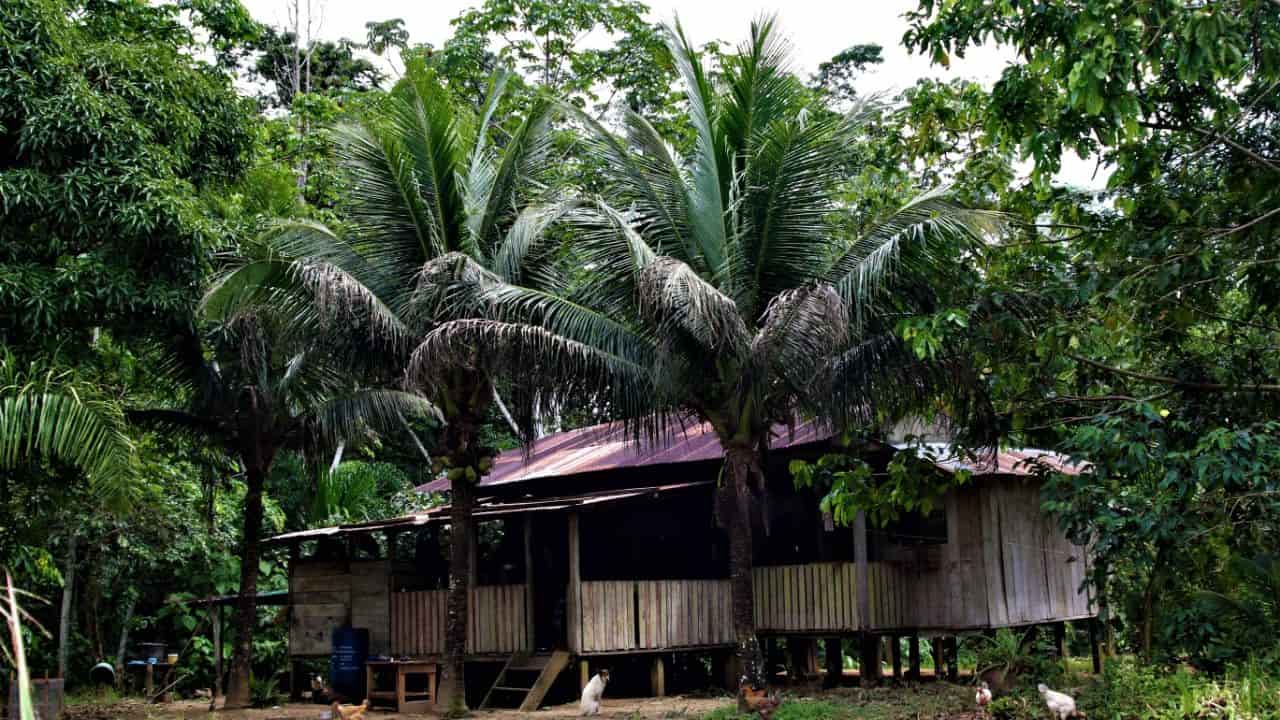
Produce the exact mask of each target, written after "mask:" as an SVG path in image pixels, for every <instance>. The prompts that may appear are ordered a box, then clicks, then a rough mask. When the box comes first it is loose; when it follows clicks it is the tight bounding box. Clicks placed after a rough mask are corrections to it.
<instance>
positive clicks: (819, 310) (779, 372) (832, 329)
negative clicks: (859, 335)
mask: <svg viewBox="0 0 1280 720" xmlns="http://www.w3.org/2000/svg"><path fill="white" fill-rule="evenodd" d="M848 342H849V312H848V306H846V305H845V304H844V302H843V301H842V300H841V299H840V296H839V294H838V293H836V291H835V289H834V288H832V287H831V286H830V285H808V286H805V287H800V288H795V289H793V290H786V291H783V292H782V293H779V294H778V295H777V296H776V297H774V299H773V301H771V302H770V303H769V307H768V308H767V309H766V311H765V314H764V320H763V322H762V324H761V328H760V331H759V332H758V333H757V334H756V336H755V338H754V339H753V340H752V342H751V356H752V361H753V362H752V364H753V365H755V366H756V367H761V368H765V369H767V373H766V376H772V377H777V378H779V379H781V380H782V381H783V382H785V383H786V384H787V386H788V388H787V389H788V394H799V395H803V394H808V393H816V394H823V393H828V392H830V390H829V389H828V388H823V387H814V386H815V384H817V383H821V382H822V381H823V380H824V377H823V375H824V374H823V373H822V372H820V369H821V368H822V367H823V366H824V365H825V364H826V363H827V362H828V361H829V360H830V358H831V357H832V356H833V355H834V354H835V353H837V352H838V351H840V350H842V349H844V348H845V347H846V346H847V344H848Z"/></svg>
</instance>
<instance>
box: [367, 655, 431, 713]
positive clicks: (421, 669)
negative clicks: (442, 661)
mask: <svg viewBox="0 0 1280 720" xmlns="http://www.w3.org/2000/svg"><path fill="white" fill-rule="evenodd" d="M364 672H365V687H366V688H367V691H366V694H367V695H368V697H369V705H371V706H372V705H377V704H388V705H390V704H394V707H395V709H396V712H400V713H425V712H428V711H429V710H430V709H431V706H432V705H434V704H435V701H436V663H434V662H429V661H426V660H370V661H368V662H366V663H365V666H364ZM393 674H394V676H395V684H394V687H388V685H387V680H388V679H389V677H390V676H391V675H393ZM410 676H412V677H414V678H415V679H417V678H422V681H423V682H422V683H421V684H422V685H425V687H419V683H414V688H413V689H412V690H410V689H409V682H408V681H409V678H410Z"/></svg>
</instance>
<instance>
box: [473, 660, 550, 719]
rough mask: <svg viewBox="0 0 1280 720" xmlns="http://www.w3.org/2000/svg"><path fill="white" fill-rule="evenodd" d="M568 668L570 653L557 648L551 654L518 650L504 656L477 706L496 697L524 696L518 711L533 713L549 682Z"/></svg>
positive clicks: (482, 706) (540, 701)
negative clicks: (491, 685)
mask: <svg viewBox="0 0 1280 720" xmlns="http://www.w3.org/2000/svg"><path fill="white" fill-rule="evenodd" d="M567 667H569V653H568V651H565V650H556V651H555V652H550V653H533V654H531V653H527V652H518V653H516V654H514V655H512V656H511V657H510V658H508V659H507V663H506V664H505V665H503V666H502V671H501V672H499V673H498V679H497V680H494V681H493V687H491V688H489V692H487V693H485V696H484V701H483V702H481V703H480V709H482V710H483V709H485V708H488V707H489V701H490V700H493V698H494V697H495V696H504V695H507V696H515V695H520V694H522V695H524V699H523V700H521V701H520V712H533V711H534V710H537V709H538V706H539V705H541V704H542V699H543V698H544V697H546V696H547V691H548V690H550V689H551V683H553V682H555V679H556V678H557V677H559V676H560V673H562V672H564V669H565V668H567Z"/></svg>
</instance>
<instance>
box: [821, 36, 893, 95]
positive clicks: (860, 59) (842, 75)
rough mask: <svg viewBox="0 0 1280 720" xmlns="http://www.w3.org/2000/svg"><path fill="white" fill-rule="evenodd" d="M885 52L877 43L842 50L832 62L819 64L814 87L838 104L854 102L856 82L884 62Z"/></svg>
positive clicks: (856, 93)
mask: <svg viewBox="0 0 1280 720" xmlns="http://www.w3.org/2000/svg"><path fill="white" fill-rule="evenodd" d="M883 50H884V48H882V47H881V46H879V45H876V44H875V43H870V44H866V45H851V46H849V47H848V48H845V49H844V50H841V51H840V52H838V53H836V54H835V55H834V56H832V58H831V59H830V60H826V61H823V62H821V63H818V72H817V73H816V74H815V75H814V76H813V80H812V83H813V86H814V87H815V88H817V89H818V90H819V91H821V92H823V93H825V94H826V95H827V96H828V97H829V98H831V100H832V101H833V102H835V103H837V104H843V103H849V102H852V101H853V100H855V99H857V98H858V91H857V89H856V88H855V87H854V80H856V79H857V77H858V76H859V75H861V74H862V73H865V72H866V71H867V70H868V69H869V68H870V67H871V66H873V65H879V64H880V63H883V62H884V55H883V54H882V52H883Z"/></svg>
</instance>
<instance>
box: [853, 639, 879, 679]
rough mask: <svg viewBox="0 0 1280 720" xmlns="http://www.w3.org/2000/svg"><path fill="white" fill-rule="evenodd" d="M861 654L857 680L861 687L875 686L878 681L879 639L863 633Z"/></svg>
mask: <svg viewBox="0 0 1280 720" xmlns="http://www.w3.org/2000/svg"><path fill="white" fill-rule="evenodd" d="M861 639H862V652H861V654H860V655H861V656H860V657H859V661H858V679H859V680H860V681H861V683H862V686H863V687H870V686H872V685H875V684H876V682H877V681H878V680H879V679H880V639H879V638H877V637H876V636H875V635H872V634H871V633H869V632H863V633H862V635H861Z"/></svg>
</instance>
